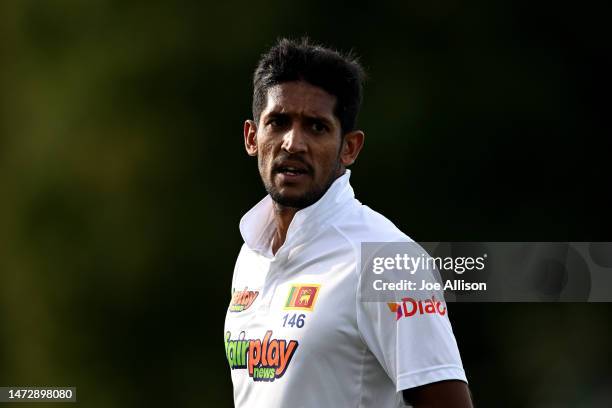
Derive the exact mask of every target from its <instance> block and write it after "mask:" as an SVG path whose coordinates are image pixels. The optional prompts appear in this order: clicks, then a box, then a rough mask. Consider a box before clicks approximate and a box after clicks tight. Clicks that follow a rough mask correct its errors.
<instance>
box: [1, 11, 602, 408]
mask: <svg viewBox="0 0 612 408" xmlns="http://www.w3.org/2000/svg"><path fill="white" fill-rule="evenodd" d="M412 3H414V4H412ZM605 11H606V10H605V9H604V8H603V7H599V6H595V5H592V4H586V3H583V2H580V3H572V5H571V6H569V5H564V4H563V3H554V2H550V3H533V2H518V3H517V2H515V1H511V0H503V1H494V2H487V1H479V2H467V3H466V2H450V1H427V2H416V3H415V2H405V3H404V4H400V3H398V4H393V3H387V2H367V3H363V4H360V3H359V2H351V3H344V4H340V3H338V4H334V5H332V4H328V3H327V2H324V1H312V0H311V1H308V2H306V1H303V2H279V1H272V0H268V1H263V2H260V3H254V2H246V1H232V0H229V1H223V2H218V4H216V5H215V6H214V7H210V6H208V5H205V2H201V1H195V0H192V1H183V2H169V1H168V2H162V1H129V2H128V1H110V0H87V1H77V0H75V1H68V0H65V1H38V0H23V1H10V0H9V1H3V2H1V3H0V89H1V90H2V91H1V93H0V95H1V99H0V385H5V386H6V385H24V386H25V385H32V386H33V385H55V386H61V385H71V386H76V387H77V388H78V399H79V405H80V406H85V407H104V408H106V407H139V406H151V407H195V406H206V407H208V406H210V407H225V406H231V401H232V394H231V382H230V376H229V369H228V367H227V363H226V361H225V356H224V350H223V342H222V333H223V320H224V315H225V310H226V307H227V304H228V301H229V293H230V279H231V275H232V270H233V263H234V260H235V257H236V255H237V252H238V249H239V247H240V244H241V237H240V235H239V232H238V227H237V225H238V221H239V219H240V217H241V216H242V214H243V213H244V212H245V211H247V210H248V209H249V208H250V207H251V206H252V205H254V204H255V203H256V202H257V201H258V200H259V199H260V198H262V197H263V195H264V190H263V188H262V187H261V183H260V181H259V177H258V174H257V169H256V163H255V160H254V159H251V158H249V157H248V156H247V155H246V153H245V152H244V148H243V141H242V123H243V121H244V119H246V118H249V117H250V103H251V88H250V86H251V85H250V81H251V73H252V69H253V68H254V66H255V64H256V62H257V59H258V56H259V54H260V53H262V52H263V51H264V50H265V49H266V48H267V47H269V46H270V45H271V44H273V42H274V40H275V39H276V38H277V37H278V36H292V37H296V36H301V35H304V34H308V35H309V36H310V37H311V38H312V39H313V40H315V41H319V42H322V43H324V44H327V45H331V46H333V47H337V48H339V49H341V50H349V49H354V50H355V51H356V52H357V53H358V54H359V55H360V56H361V60H362V62H363V64H364V66H365V67H366V70H367V72H368V74H369V81H368V83H367V85H366V90H365V102H364V106H363V109H362V114H361V116H360V119H359V124H360V127H361V128H362V129H364V130H365V132H366V134H367V139H366V146H365V149H364V151H363V152H362V154H361V156H360V158H359V160H358V162H357V163H356V165H355V166H354V167H353V177H352V180H351V181H352V183H353V186H354V188H355V190H356V194H357V198H359V199H360V200H361V201H362V202H363V203H365V204H367V205H369V206H370V207H372V208H374V209H375V210H377V211H379V212H381V213H383V214H384V215H385V216H387V217H388V218H389V219H391V220H392V221H393V222H394V223H396V225H398V226H399V227H400V228H401V229H402V230H403V231H404V232H406V233H407V234H408V235H410V236H411V237H412V238H414V239H416V240H420V241H445V240H449V241H450V240H455V241H479V240H483V241H495V240H497V241H537V240H541V241H594V240H604V241H612V233H611V232H612V230H611V228H610V227H611V223H610V216H609V208H610V204H611V203H610V198H609V196H610V194H609V190H610V186H609V179H610V177H609V175H610V171H609V169H610V160H609V156H610V153H609V150H607V149H606V144H605V141H606V139H608V138H609V137H610V123H609V110H610V102H609V98H610V92H609V86H608V77H609V75H610V72H611V70H610V68H611V64H610V62H611V61H610V59H611V57H610V55H611V53H610V46H609V39H608V34H609V33H608V32H607V31H608V30H607V26H608V25H609V20H610V16H609V14H607V13H606V12H605ZM611 318H612V307H611V305H610V304H578V303H573V304H572V303H565V304H553V303H550V304H455V305H452V307H451V320H452V322H453V324H454V330H455V333H456V335H457V339H458V342H459V346H460V348H461V352H462V357H463V361H464V365H465V368H466V371H467V374H468V378H469V380H470V386H471V389H472V392H473V394H474V399H475V401H476V404H477V406H480V407H603V406H611V404H612V391H610V390H611V387H612V374H611V372H610V361H611V360H612V358H611V357H612V356H611V353H610V343H611V341H612V325H610V320H611ZM37 406H43V405H37ZM58 406H59V405H58Z"/></svg>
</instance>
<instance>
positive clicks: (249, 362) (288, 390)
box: [224, 39, 472, 408]
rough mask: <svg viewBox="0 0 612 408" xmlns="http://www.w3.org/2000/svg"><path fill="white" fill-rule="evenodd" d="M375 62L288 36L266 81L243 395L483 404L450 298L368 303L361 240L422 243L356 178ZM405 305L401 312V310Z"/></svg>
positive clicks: (238, 339) (254, 400)
mask: <svg viewBox="0 0 612 408" xmlns="http://www.w3.org/2000/svg"><path fill="white" fill-rule="evenodd" d="M363 78H364V74H363V69H362V68H361V66H360V64H359V63H358V62H357V60H356V59H355V58H353V57H352V56H350V55H343V54H340V53H338V52H336V51H334V50H331V49H328V48H325V47H322V46H318V45H313V44H311V43H309V42H308V41H307V40H300V41H291V40H287V39H282V40H279V41H278V42H277V43H276V45H274V46H273V47H272V48H271V49H270V50H269V51H268V52H267V53H265V54H264V55H263V56H262V57H261V60H260V61H259V64H258V66H257V68H256V70H255V74H254V80H253V86H254V89H253V119H252V120H247V121H245V123H244V143H245V147H246V151H247V153H248V154H249V155H251V156H254V157H257V164H258V168H259V174H260V176H261V179H262V181H263V184H264V186H265V189H266V191H267V193H268V194H267V195H266V197H265V198H264V199H263V200H261V201H260V202H259V203H258V204H257V205H255V206H254V207H253V208H252V209H251V210H250V211H248V212H247V213H246V214H245V215H244V217H243V218H242V219H241V221H240V232H241V234H242V237H243V239H244V245H243V246H242V249H241V250H240V254H239V256H238V259H237V261H236V266H235V269H234V276H233V280H232V296H231V301H230V305H229V307H228V310H227V315H226V320H225V330H224V342H225V353H226V356H227V359H228V362H229V366H230V369H231V376H232V382H233V386H234V403H235V405H236V407H248V408H251V407H256V408H258V407H262V408H264V407H265V408H272V407H290V408H298V407H307V408H320V407H324V408H327V407H333V408H340V407H342V408H344V407H377V408H378V407H381V408H386V407H404V406H414V407H446V408H463V407H471V406H472V404H471V399H470V394H469V390H468V387H467V380H466V376H465V373H464V370H463V366H462V363H461V358H460V356H459V351H458V348H457V343H456V341H455V338H454V335H453V332H452V329H451V326H450V322H449V320H448V314H447V313H446V305H445V304H444V302H443V301H437V302H436V305H435V307H433V306H432V308H431V310H430V311H429V312H427V313H424V312H423V310H422V309H419V313H417V309H416V308H415V309H414V313H413V314H412V315H410V314H406V315H405V316H400V315H399V314H398V313H396V311H394V310H390V306H389V305H388V304H387V303H385V302H362V301H361V300H360V298H359V286H360V279H361V276H360V270H359V266H358V264H359V258H360V245H361V243H362V242H402V241H405V242H410V239H409V238H408V237H407V236H406V235H405V234H404V233H402V232H401V231H400V230H399V229H398V228H396V227H395V226H394V225H393V224H392V223H391V222H390V221H389V220H387V219H386V218H385V217H383V216H382V215H380V214H378V213H377V212H375V211H373V210H371V209H370V208H368V207H367V206H365V205H363V204H361V203H360V202H359V201H358V200H357V199H355V195H354V192H353V189H352V187H351V185H350V182H349V179H350V177H351V171H350V170H348V169H347V167H348V166H350V165H351V164H353V163H354V162H355V160H356V159H357V156H358V155H359V152H360V151H361V149H362V147H363V144H364V137H365V135H364V132H362V131H361V130H358V129H357V128H356V118H357V113H358V111H359V109H360V105H361V100H362V83H363ZM400 317H402V318H400Z"/></svg>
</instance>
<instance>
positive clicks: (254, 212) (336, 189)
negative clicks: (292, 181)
mask: <svg viewBox="0 0 612 408" xmlns="http://www.w3.org/2000/svg"><path fill="white" fill-rule="evenodd" d="M350 177H351V171H350V170H348V169H347V170H346V171H345V173H344V174H343V175H342V176H340V177H338V178H337V179H336V180H334V182H333V183H332V185H331V186H330V187H329V189H327V191H326V192H325V194H323V197H321V198H320V199H319V200H318V201H317V202H316V203H314V204H312V205H310V206H308V207H306V208H303V209H301V210H299V211H298V212H296V213H295V215H294V216H293V220H291V224H289V229H288V230H287V237H286V238H285V245H288V244H290V245H293V244H294V243H295V241H296V240H298V239H300V237H302V238H303V237H305V236H307V235H308V233H309V232H311V231H312V230H313V228H309V227H316V228H315V229H319V228H320V227H321V226H322V225H323V224H325V223H327V222H328V221H329V220H330V219H331V218H332V216H333V215H334V214H335V213H336V212H337V211H338V210H339V209H340V207H342V206H343V205H346V204H347V202H348V201H349V200H351V199H353V198H354V197H355V193H354V192H353V188H352V187H351V185H350V184H349V178H350ZM275 228H276V224H275V223H274V207H273V201H272V198H271V197H270V195H267V196H266V197H264V199H263V200H261V201H260V202H259V203H257V204H256V205H255V206H254V207H253V208H251V209H250V210H249V211H248V212H247V213H246V214H245V215H244V216H243V217H242V219H241V220H240V234H241V235H242V238H243V239H244V242H245V244H246V245H247V246H248V247H249V248H250V249H252V250H254V251H257V252H260V253H262V254H265V253H267V251H268V248H269V246H270V239H271V238H272V234H273V233H274V230H275Z"/></svg>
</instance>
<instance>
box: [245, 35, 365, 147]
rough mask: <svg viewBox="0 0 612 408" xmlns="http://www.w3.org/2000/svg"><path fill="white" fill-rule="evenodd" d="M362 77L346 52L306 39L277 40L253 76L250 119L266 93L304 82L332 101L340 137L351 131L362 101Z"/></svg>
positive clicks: (353, 58) (257, 112) (260, 107)
mask: <svg viewBox="0 0 612 408" xmlns="http://www.w3.org/2000/svg"><path fill="white" fill-rule="evenodd" d="M364 79H365V73H364V70H363V67H362V66H361V64H360V63H359V61H358V60H357V57H356V56H355V55H354V54H353V53H352V52H349V53H348V54H342V53H340V52H338V51H336V50H333V49H330V48H327V47H324V46H321V45H318V44H312V43H311V42H310V40H309V39H308V38H301V39H300V40H290V39H287V38H281V39H279V40H278V41H277V42H276V44H275V45H274V46H272V48H270V50H268V52H266V53H265V54H263V55H262V56H261V58H260V60H259V63H258V64H257V68H256V69H255V74H254V75H253V119H254V120H255V121H257V122H259V117H260V115H261V112H262V111H263V110H264V108H265V106H266V103H267V97H268V89H269V88H270V87H272V86H274V85H278V84H281V83H283V82H290V81H300V80H301V81H305V82H308V83H309V84H311V85H314V86H318V87H320V88H322V89H323V90H325V91H326V92H327V93H329V94H331V95H334V96H335V97H336V106H335V109H334V114H335V115H336V116H337V117H338V119H339V120H340V125H341V127H342V134H343V135H345V134H346V133H348V132H350V131H352V130H354V129H355V126H356V122H357V114H358V113H359V108H360V107H361V101H362V99H363V81H364Z"/></svg>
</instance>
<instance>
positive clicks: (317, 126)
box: [312, 122, 327, 133]
mask: <svg viewBox="0 0 612 408" xmlns="http://www.w3.org/2000/svg"><path fill="white" fill-rule="evenodd" d="M312 130H313V131H314V132H315V133H323V132H325V131H326V130H327V126H325V125H324V124H322V123H321V122H314V123H313V124H312Z"/></svg>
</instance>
